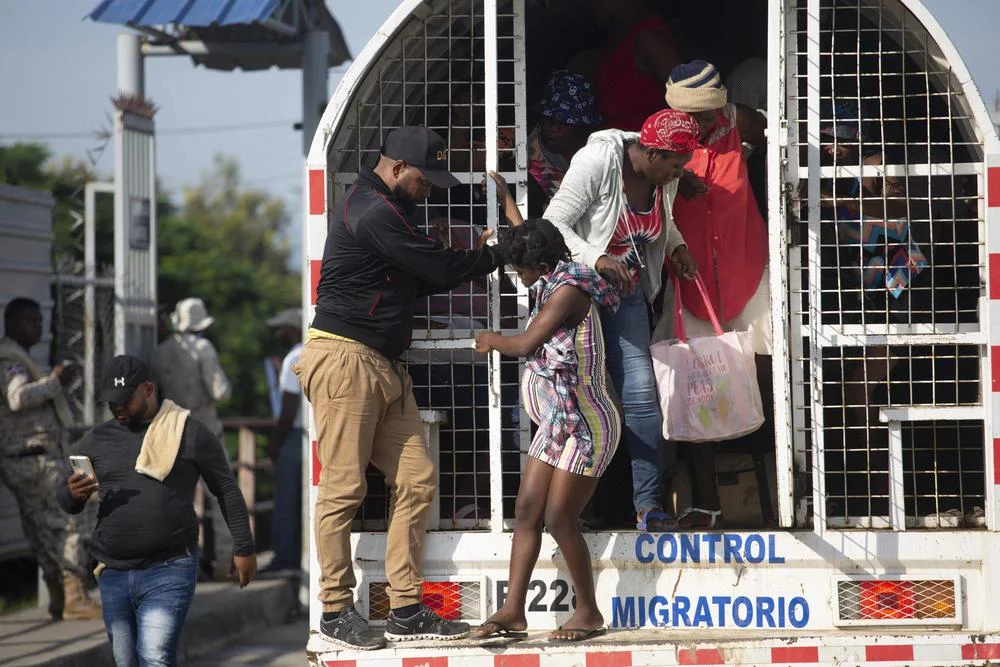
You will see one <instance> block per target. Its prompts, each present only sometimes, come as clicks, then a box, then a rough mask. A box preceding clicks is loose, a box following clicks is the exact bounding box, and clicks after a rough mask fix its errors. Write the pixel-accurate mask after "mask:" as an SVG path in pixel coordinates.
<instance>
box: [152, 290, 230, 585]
mask: <svg viewBox="0 0 1000 667" xmlns="http://www.w3.org/2000/svg"><path fill="white" fill-rule="evenodd" d="M214 321H215V319H214V318H212V317H210V316H209V314H208V310H207V309H206V308H205V302H204V301H202V300H201V299H200V298H198V297H191V298H188V299H184V300H182V301H178V302H177V306H176V307H175V308H174V312H172V313H170V324H171V326H172V327H173V330H174V333H173V334H172V335H171V336H170V337H169V338H167V339H166V340H165V341H163V342H162V343H160V345H159V346H158V347H157V348H156V351H155V352H153V360H152V362H153V363H152V364H151V365H152V367H153V377H154V378H156V383H157V385H158V386H159V388H160V400H163V399H166V398H169V399H170V400H171V401H173V402H174V403H176V404H177V405H179V406H181V407H182V408H185V409H187V410H190V411H191V416H192V417H194V418H195V419H197V420H198V421H200V422H201V423H203V424H204V425H205V426H207V427H208V429H209V430H210V431H211V432H212V434H213V435H214V436H215V437H216V438H218V439H219V440H220V441H221V440H222V422H221V421H219V415H218V413H217V412H216V410H215V405H216V403H218V402H219V401H222V400H225V399H226V398H229V394H230V392H231V391H232V387H231V386H230V384H229V378H227V377H226V373H225V371H223V370H222V366H221V365H220V364H219V356H218V354H217V353H216V351H215V346H214V345H212V342H211V341H210V340H208V339H207V338H205V336H203V335H202V334H203V333H204V331H205V330H206V329H208V328H209V327H210V326H212V323H213V322H214ZM205 500H206V509H208V508H207V504H208V502H209V501H208V494H205ZM210 516H211V522H210V523H209V525H210V526H211V531H212V539H211V540H208V539H207V538H206V552H208V553H206V554H205V558H206V559H207V560H210V561H211V560H214V568H215V571H216V576H217V578H221V577H226V576H227V575H228V568H229V555H228V554H229V553H230V552H231V551H232V538H231V537H230V536H229V529H228V527H227V526H226V525H225V521H224V520H223V517H222V516H221V513H220V512H219V511H218V509H216V510H215V511H212V512H211V513H210ZM210 543H211V547H212V548H209V546H210Z"/></svg>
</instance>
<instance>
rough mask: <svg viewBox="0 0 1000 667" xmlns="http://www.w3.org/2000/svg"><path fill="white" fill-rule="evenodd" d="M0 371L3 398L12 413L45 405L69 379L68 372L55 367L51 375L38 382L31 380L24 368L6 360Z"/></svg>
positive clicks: (61, 367)
mask: <svg viewBox="0 0 1000 667" xmlns="http://www.w3.org/2000/svg"><path fill="white" fill-rule="evenodd" d="M0 370H2V371H3V376H2V377H0V382H2V386H3V393H4V396H5V397H6V398H7V405H9V406H10V409H11V410H12V411H14V412H18V411H20V410H30V409H32V408H37V407H39V406H41V405H45V404H46V403H47V402H48V401H51V400H52V399H54V398H55V397H56V396H57V395H58V394H59V392H61V391H62V387H63V384H64V383H65V382H66V381H67V380H69V379H70V378H69V376H70V371H69V369H68V368H66V367H64V366H56V367H55V368H53V369H52V372H51V373H49V374H48V375H46V376H45V377H43V378H40V379H38V380H31V377H30V376H29V375H28V371H27V369H26V368H24V367H23V366H21V365H20V364H17V363H15V362H13V361H7V360H6V359H5V360H4V366H3V368H0ZM63 375H66V378H64V377H63Z"/></svg>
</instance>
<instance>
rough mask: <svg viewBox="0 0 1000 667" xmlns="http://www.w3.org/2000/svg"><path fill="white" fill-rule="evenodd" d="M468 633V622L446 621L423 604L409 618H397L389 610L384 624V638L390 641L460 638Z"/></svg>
mask: <svg viewBox="0 0 1000 667" xmlns="http://www.w3.org/2000/svg"><path fill="white" fill-rule="evenodd" d="M467 634H469V624H468V623H460V622H458V621H446V620H444V619H443V618H441V617H440V616H438V615H437V614H435V613H434V612H433V611H431V610H430V609H428V608H427V607H425V606H422V607H420V611H418V612H417V613H416V614H414V615H413V616H410V617H409V618H398V617H397V616H396V615H395V614H394V613H392V612H391V611H390V612H389V620H388V621H386V624H385V638H386V639H388V640H389V641H391V642H402V641H408V640H412V639H444V640H452V639H461V638H462V637H465V636H466V635H467Z"/></svg>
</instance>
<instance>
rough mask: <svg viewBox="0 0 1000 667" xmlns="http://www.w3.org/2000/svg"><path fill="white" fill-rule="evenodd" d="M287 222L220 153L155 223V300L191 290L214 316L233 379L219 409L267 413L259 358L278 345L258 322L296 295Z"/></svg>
mask: <svg viewBox="0 0 1000 667" xmlns="http://www.w3.org/2000/svg"><path fill="white" fill-rule="evenodd" d="M287 225H288V214H287V212H286V210H285V206H284V203H283V202H282V201H281V200H278V199H274V198H272V197H270V196H269V195H268V194H267V193H266V192H264V191H262V190H259V189H254V188H246V187H243V186H242V185H241V181H240V171H239V168H238V166H237V164H236V162H235V161H233V160H232V159H230V158H225V157H218V158H216V162H215V166H214V169H213V170H212V171H211V172H209V173H207V174H205V175H204V177H203V178H202V182H201V184H200V185H198V186H197V187H193V188H189V189H187V190H185V191H184V193H183V196H182V202H181V204H180V206H179V208H178V210H177V211H176V213H175V214H173V215H169V216H166V217H164V218H162V219H160V221H159V233H158V240H159V253H160V258H159V282H158V287H159V299H160V303H161V304H162V305H163V306H164V307H165V308H166V309H167V310H168V311H169V310H172V309H173V307H174V305H175V304H176V303H177V302H178V301H180V300H181V299H184V298H187V297H191V296H198V297H201V298H202V299H204V301H205V305H206V306H207V307H208V309H209V312H210V313H211V314H212V316H213V317H214V318H215V324H213V325H212V327H211V329H209V331H208V335H209V337H210V338H211V339H212V340H213V342H214V343H215V346H216V348H217V349H218V351H219V359H220V361H221V362H222V365H223V368H225V370H226V373H227V374H228V375H229V377H230V379H231V380H232V382H233V397H232V400H230V401H229V402H228V403H226V404H225V405H223V406H220V408H221V411H222V413H223V414H227V415H240V416H270V407H269V403H268V401H267V380H266V376H265V374H264V366H263V361H264V359H265V358H266V357H267V356H269V355H272V354H280V353H282V352H283V351H282V350H280V349H279V348H278V346H277V343H276V342H275V341H274V339H273V335H272V334H271V332H270V331H269V330H268V328H267V326H266V325H265V320H266V319H267V318H268V317H270V316H271V315H273V314H274V312H276V311H277V310H280V309H283V308H290V307H294V306H295V305H297V304H298V302H299V295H300V293H301V292H300V280H301V276H300V275H299V274H298V273H294V272H292V271H290V270H289V269H288V259H289V247H288V243H287V240H286V239H285V231H286V228H287Z"/></svg>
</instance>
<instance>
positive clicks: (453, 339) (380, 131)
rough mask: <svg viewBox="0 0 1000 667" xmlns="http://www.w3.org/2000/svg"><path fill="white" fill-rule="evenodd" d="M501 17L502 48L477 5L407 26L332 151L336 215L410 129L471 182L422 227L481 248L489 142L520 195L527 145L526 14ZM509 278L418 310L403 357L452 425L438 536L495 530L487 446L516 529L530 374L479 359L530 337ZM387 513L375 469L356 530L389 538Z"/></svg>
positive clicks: (447, 3) (357, 99)
mask: <svg viewBox="0 0 1000 667" xmlns="http://www.w3.org/2000/svg"><path fill="white" fill-rule="evenodd" d="M498 5H499V6H498V7H497V11H496V22H497V23H496V33H497V39H496V43H495V44H487V42H486V39H485V31H486V16H485V15H484V4H483V3H481V2H475V1H473V0H437V1H432V2H428V3H426V4H425V5H424V7H425V10H426V11H421V12H419V13H415V14H414V15H413V16H411V17H410V18H408V19H407V21H406V23H405V24H404V25H403V26H402V28H401V29H400V30H399V32H398V33H397V34H396V36H395V37H394V38H393V39H392V40H390V41H389V42H387V43H386V45H385V47H384V49H383V52H382V53H381V55H380V57H379V59H378V63H377V65H375V66H374V67H373V69H372V70H371V71H370V72H369V73H367V74H366V79H365V80H364V82H362V84H361V86H360V87H359V90H358V92H357V93H356V94H355V96H354V98H353V99H352V100H351V101H350V103H349V105H348V107H347V108H346V109H345V114H344V119H343V121H342V122H341V124H340V126H339V129H338V132H337V134H336V135H335V136H334V137H333V139H332V142H331V145H330V150H329V158H328V160H329V164H330V172H331V175H332V185H333V187H332V189H331V194H332V197H331V199H332V201H331V202H330V208H331V209H332V208H334V207H335V206H336V205H337V202H338V201H339V200H341V198H342V197H343V195H344V193H345V191H346V189H347V188H348V187H349V186H350V184H351V183H352V182H353V181H354V179H355V178H356V177H357V174H358V172H359V170H360V169H362V168H364V167H373V166H374V165H375V164H376V163H377V160H378V156H379V151H380V148H381V145H382V141H383V140H384V138H385V136H386V134H387V133H388V132H389V131H390V130H392V129H393V128H395V127H397V126H400V125H404V124H411V125H412V124H422V125H426V126H428V127H430V128H431V129H434V130H435V131H437V132H439V133H440V134H441V135H442V136H443V137H444V138H445V139H446V141H447V143H448V146H449V150H448V155H449V169H450V170H451V171H452V173H454V174H455V175H456V176H457V177H458V179H459V180H460V181H461V185H458V186H456V187H454V188H451V189H448V190H440V189H435V191H434V193H433V195H432V197H431V199H429V200H428V202H427V203H426V204H425V205H424V206H422V207H421V209H420V210H419V211H418V213H417V214H416V215H415V216H414V217H413V218H412V220H413V221H414V222H416V223H417V224H418V225H420V226H421V227H422V229H423V230H424V231H425V232H427V233H428V234H431V235H432V236H436V237H438V238H439V239H441V240H442V241H443V242H444V243H445V244H447V245H450V246H452V247H456V248H472V247H475V245H476V244H477V242H478V241H479V238H480V235H481V233H482V232H483V230H484V229H485V228H487V227H488V226H491V225H495V224H496V214H495V213H494V212H491V211H490V207H489V205H488V197H487V194H486V192H485V188H484V187H483V183H482V182H483V177H484V174H485V170H486V157H487V148H488V147H489V146H490V144H491V143H492V142H495V147H496V150H497V158H496V160H497V162H496V166H497V169H498V171H500V172H501V173H502V174H503V175H504V176H505V178H506V179H507V181H508V183H511V184H512V187H513V188H514V189H515V192H516V193H518V195H519V196H520V195H523V192H522V191H523V185H521V184H522V183H524V182H525V181H526V178H527V172H526V169H527V156H526V154H525V149H524V146H525V144H526V139H527V134H526V128H525V109H524V104H523V101H524V100H523V82H524V76H523V72H524V57H523V48H524V44H523V39H521V38H520V37H519V36H520V35H522V34H523V21H524V16H523V7H524V5H523V1H517V2H509V1H508V2H500V3H498ZM487 59H489V60H490V62H491V63H493V62H495V64H496V85H495V94H496V104H495V105H494V106H491V107H489V108H488V107H487V100H488V99H489V98H490V95H489V94H488V93H490V92H491V91H490V90H487V85H486V65H487ZM494 110H495V115H494V113H493V111H494ZM522 198H523V197H522ZM512 277H513V274H511V275H509V276H502V277H501V278H500V279H499V280H497V279H496V278H492V277H491V278H488V279H482V280H475V281H471V282H468V283H464V284H462V285H460V286H459V287H457V288H456V289H454V290H451V291H450V292H447V293H443V294H440V295H436V296H432V297H429V298H427V299H424V300H421V301H420V302H418V304H417V310H416V321H415V325H414V330H413V344H412V346H411V349H410V350H409V351H408V352H407V355H406V361H407V367H408V370H409V372H410V375H411V377H412V378H413V389H414V395H415V397H416V399H417V404H418V405H419V406H420V407H421V409H430V410H437V411H441V412H442V413H444V414H445V415H447V419H446V422H445V423H444V424H442V425H441V427H440V431H439V433H440V442H439V448H438V451H439V466H438V472H439V493H440V515H439V516H437V517H432V519H431V525H432V526H434V527H437V528H441V529H456V528H457V529H474V528H485V527H488V526H489V519H490V512H491V463H490V456H491V448H494V449H495V450H498V451H496V456H497V457H498V458H499V459H500V466H499V467H500V469H501V470H502V473H501V476H500V486H501V487H502V489H501V492H500V498H501V504H502V508H501V511H502V514H501V515H502V516H503V517H506V518H512V517H513V501H514V498H515V496H516V493H517V485H518V482H519V478H520V469H521V451H522V450H523V449H526V444H523V443H526V440H525V438H527V437H528V436H527V430H526V429H527V419H526V418H524V417H522V411H521V408H520V406H519V397H518V380H519V377H520V364H519V363H517V362H516V361H513V360H500V359H499V357H498V356H497V357H495V358H494V359H493V360H492V361H491V359H490V358H488V357H487V356H486V355H482V354H477V353H476V352H475V350H474V349H473V347H474V341H475V337H476V335H477V334H478V333H479V332H480V331H484V330H487V329H499V330H507V331H516V330H518V329H520V328H521V327H522V326H523V324H524V321H525V319H526V315H527V296H526V292H525V290H524V289H523V288H521V287H519V286H518V284H517V281H516V278H515V279H513V280H512ZM498 436H499V437H498ZM494 440H497V442H494ZM496 444H499V447H498V448H497V447H496ZM388 503H389V498H388V493H387V489H386V488H385V484H384V481H383V480H382V478H381V475H380V474H378V473H377V471H375V470H370V471H369V474H368V495H367V498H366V500H365V503H364V504H363V505H362V507H361V509H360V511H359V513H358V515H357V521H356V523H355V526H356V527H358V528H362V529H365V530H383V529H384V527H385V519H386V512H387V508H388Z"/></svg>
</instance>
